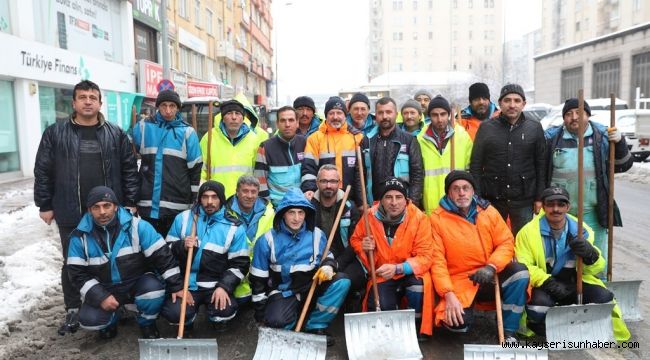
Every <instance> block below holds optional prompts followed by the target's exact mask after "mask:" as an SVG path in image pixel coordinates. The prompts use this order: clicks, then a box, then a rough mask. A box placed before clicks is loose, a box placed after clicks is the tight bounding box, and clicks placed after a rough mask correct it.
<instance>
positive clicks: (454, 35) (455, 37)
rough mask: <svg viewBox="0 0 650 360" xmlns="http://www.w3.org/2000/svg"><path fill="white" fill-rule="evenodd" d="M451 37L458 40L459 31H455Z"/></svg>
mask: <svg viewBox="0 0 650 360" xmlns="http://www.w3.org/2000/svg"><path fill="white" fill-rule="evenodd" d="M451 37H452V39H454V40H458V31H454V32H453V33H451Z"/></svg>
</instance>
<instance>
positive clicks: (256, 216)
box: [225, 195, 275, 251]
mask: <svg viewBox="0 0 650 360" xmlns="http://www.w3.org/2000/svg"><path fill="white" fill-rule="evenodd" d="M225 208H226V210H225V211H226V213H227V214H228V216H229V217H232V218H235V219H238V220H239V221H240V222H241V223H242V226H243V227H244V229H246V237H247V238H248V248H249V250H251V251H252V250H253V245H255V241H257V239H258V238H259V237H260V236H262V235H263V234H264V233H265V232H267V231H269V230H270V229H271V227H273V216H275V211H274V210H273V205H271V202H270V201H268V200H266V199H262V198H258V199H257V200H256V201H255V204H254V205H253V210H251V212H252V214H251V216H250V217H246V216H244V215H243V214H242V211H241V209H240V208H239V202H238V201H237V196H236V195H233V196H231V197H229V198H228V200H226V206H225Z"/></svg>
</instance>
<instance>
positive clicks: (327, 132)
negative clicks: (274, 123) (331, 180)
mask: <svg viewBox="0 0 650 360" xmlns="http://www.w3.org/2000/svg"><path fill="white" fill-rule="evenodd" d="M345 111H346V108H345V102H344V101H343V99H341V98H340V97H338V96H332V97H330V98H329V100H327V103H325V117H326V120H325V122H324V123H322V124H321V125H320V127H319V128H318V131H316V132H315V133H313V134H311V135H310V136H309V137H308V138H307V146H306V147H305V161H304V162H303V166H302V178H301V180H302V183H301V185H300V189H301V190H302V191H303V192H304V193H305V196H306V197H307V199H309V200H311V198H312V197H313V196H314V192H315V191H316V190H318V186H316V175H317V173H318V169H319V168H320V167H321V166H323V165H325V164H333V165H336V168H337V169H338V170H339V174H340V175H341V182H340V183H339V188H340V189H344V188H345V187H346V186H348V185H351V186H352V190H353V193H352V194H351V198H352V199H353V200H354V202H355V203H357V204H358V203H359V200H360V199H361V189H360V185H358V184H359V179H358V176H357V174H358V172H357V168H356V164H357V157H356V147H357V145H358V144H359V143H360V142H361V139H362V138H363V134H362V133H361V132H359V131H358V130H356V129H350V127H349V126H348V124H347V122H346V121H345Z"/></svg>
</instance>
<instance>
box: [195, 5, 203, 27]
mask: <svg viewBox="0 0 650 360" xmlns="http://www.w3.org/2000/svg"><path fill="white" fill-rule="evenodd" d="M194 25H196V26H197V27H201V0H194Z"/></svg>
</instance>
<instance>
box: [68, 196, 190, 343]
mask: <svg viewBox="0 0 650 360" xmlns="http://www.w3.org/2000/svg"><path fill="white" fill-rule="evenodd" d="M86 208H87V209H88V212H87V213H86V214H85V215H84V216H83V217H82V218H81V221H80V222H79V225H78V226H77V228H76V229H75V230H73V231H72V233H71V234H70V247H69V249H68V253H67V259H66V263H67V267H68V274H69V275H70V281H71V283H72V285H73V286H75V287H76V288H77V289H80V293H81V298H82V299H83V304H82V305H81V309H80V310H79V323H80V325H81V327H82V328H85V329H88V330H99V338H100V339H111V338H114V337H115V336H116V335H117V322H118V320H119V315H117V314H116V312H117V311H118V308H119V307H120V306H122V305H124V304H133V303H134V304H135V306H136V307H137V308H138V316H137V321H138V325H139V326H140V331H141V332H142V338H145V339H156V338H159V337H160V335H159V333H158V328H157V327H156V318H157V317H158V313H159V312H160V309H161V307H162V305H163V301H164V298H165V285H163V283H162V282H161V281H160V280H159V276H160V278H162V279H163V280H164V281H165V283H166V285H167V292H168V293H171V294H172V297H174V298H181V297H182V296H183V280H182V278H181V275H180V269H179V267H178V264H177V262H176V259H175V258H174V256H173V255H172V253H171V250H170V249H169V247H168V246H167V244H166V243H165V240H164V239H163V238H162V236H160V234H158V233H157V232H156V230H155V229H154V227H153V226H151V224H149V223H148V222H146V221H145V220H142V219H140V218H139V217H136V216H133V215H131V212H130V211H128V210H127V209H125V208H123V207H121V206H119V205H118V200H117V196H116V195H115V193H114V192H113V190H111V189H110V188H108V187H106V186H97V187H94V188H93V189H92V190H90V192H89V193H88V197H87V201H86ZM151 268H153V269H155V270H156V271H157V272H158V274H160V275H159V276H157V275H155V274H154V273H152V272H150V271H151V270H149V269H151Z"/></svg>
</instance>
